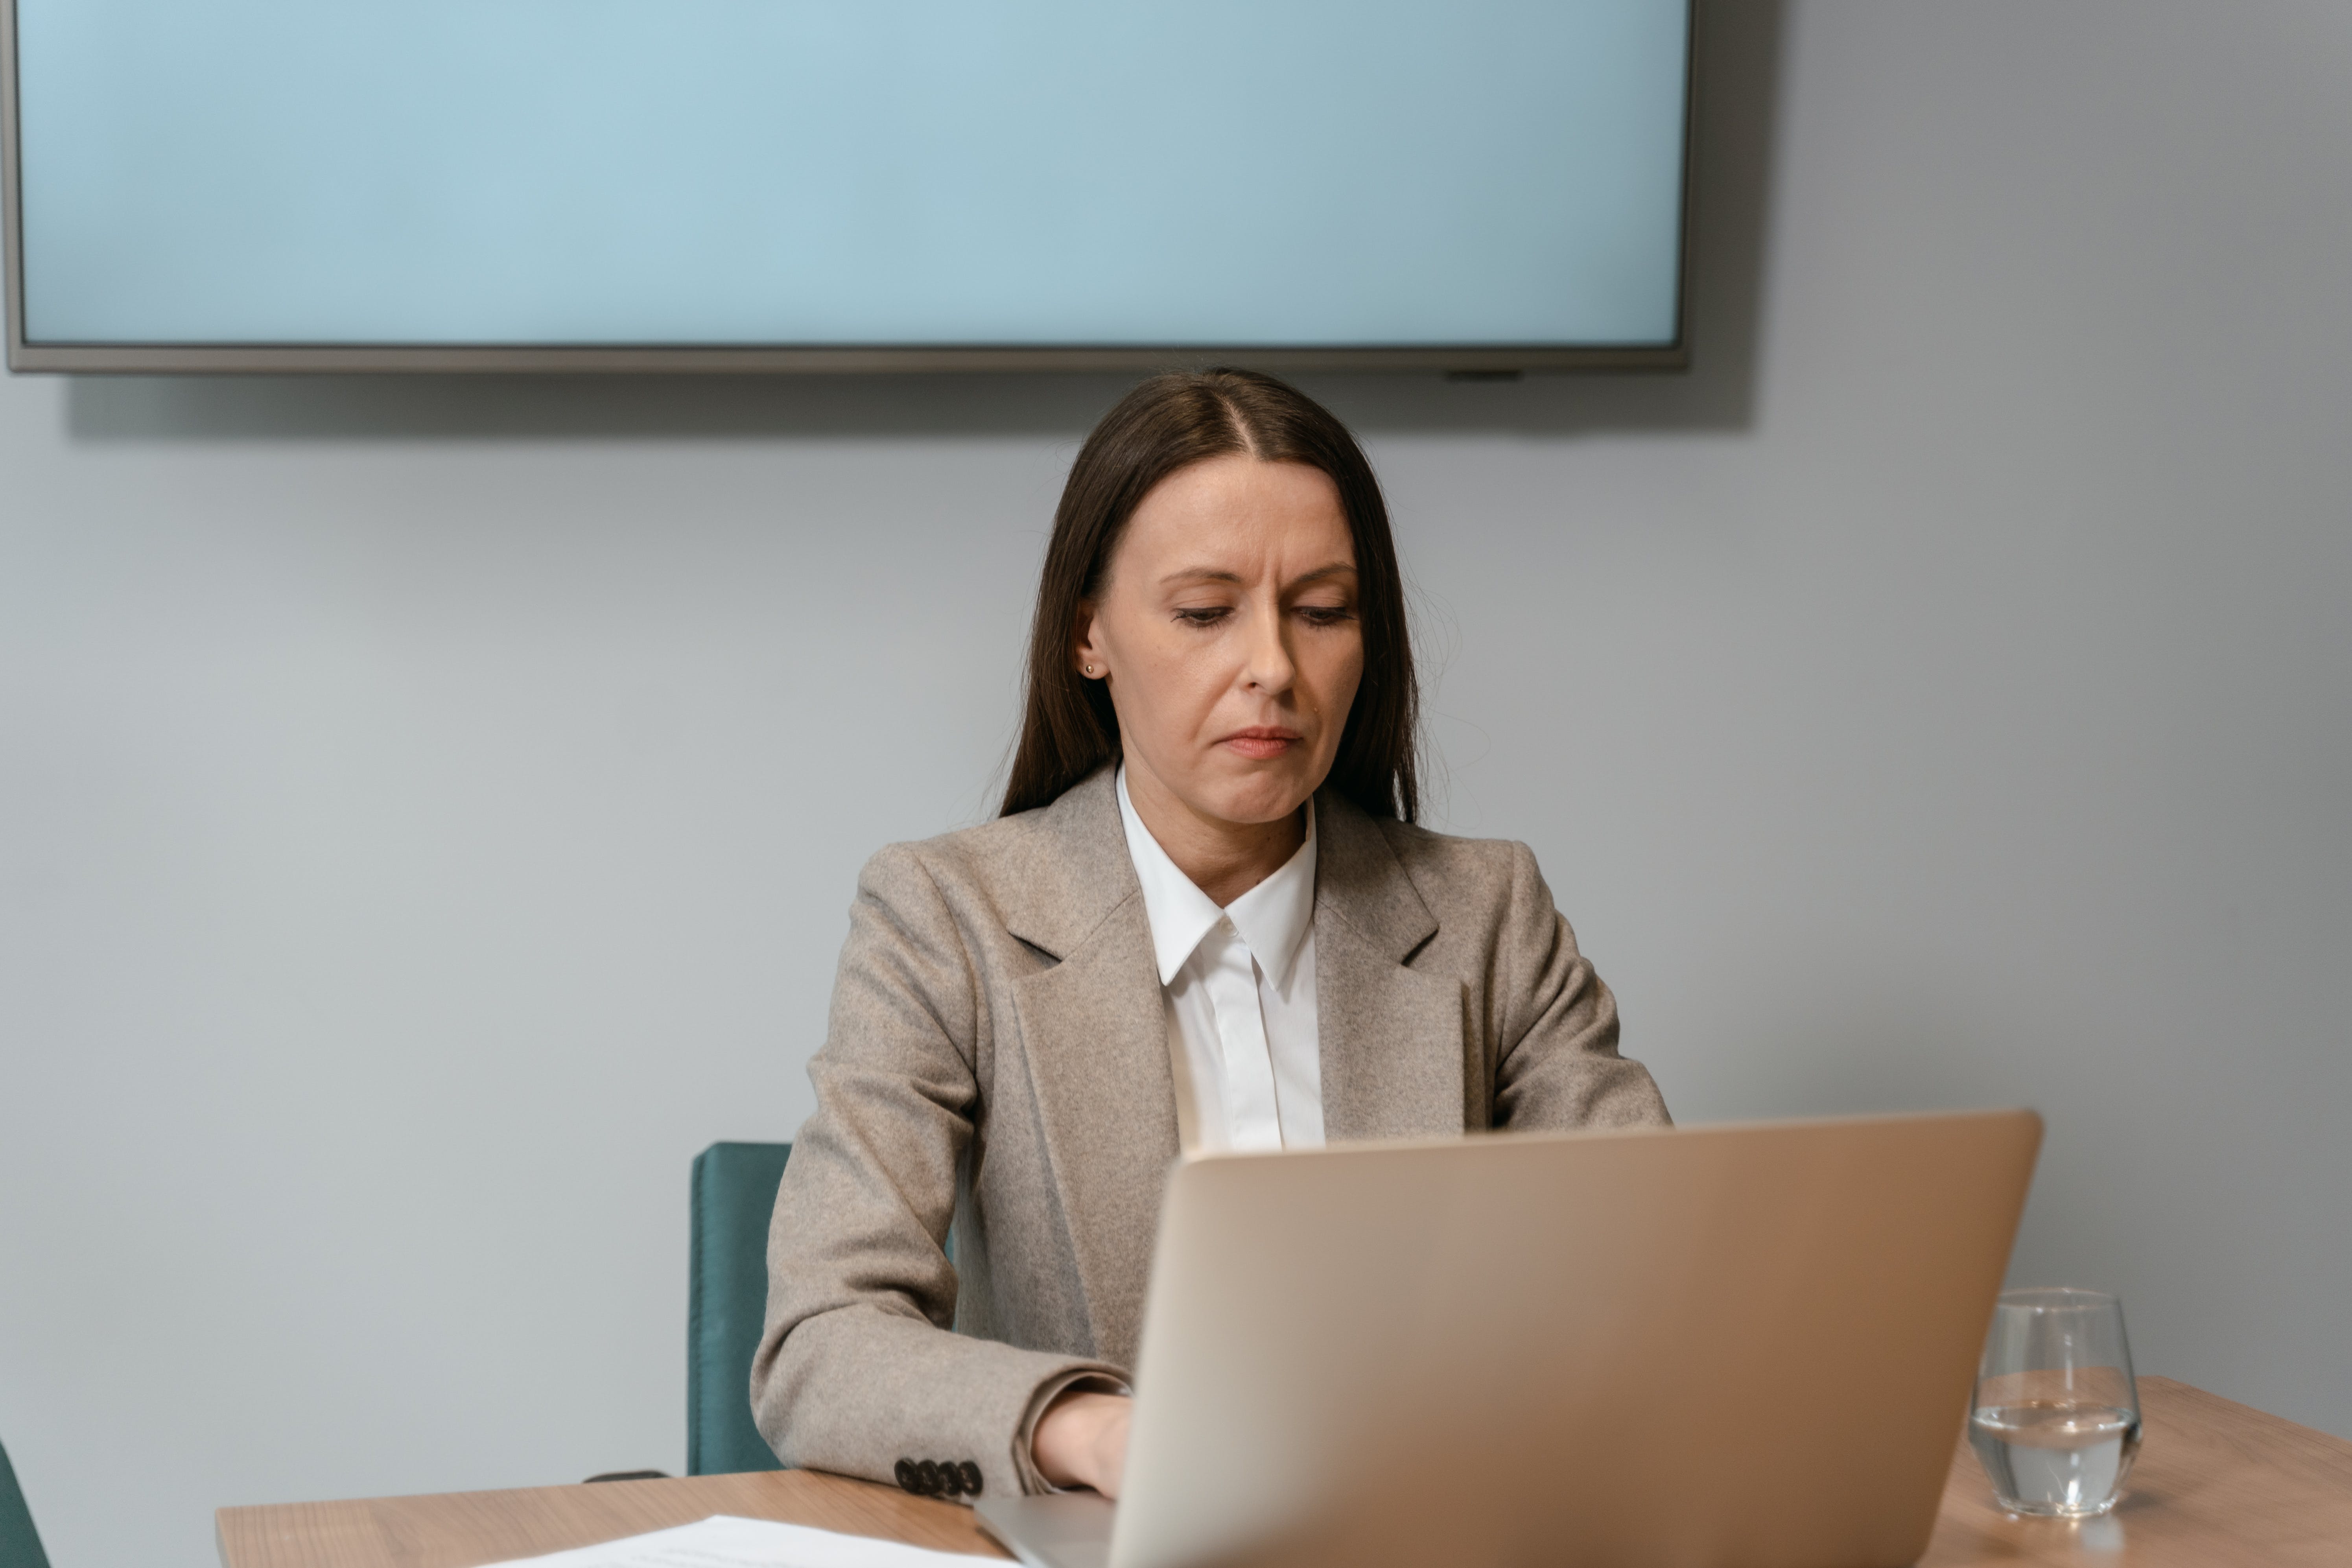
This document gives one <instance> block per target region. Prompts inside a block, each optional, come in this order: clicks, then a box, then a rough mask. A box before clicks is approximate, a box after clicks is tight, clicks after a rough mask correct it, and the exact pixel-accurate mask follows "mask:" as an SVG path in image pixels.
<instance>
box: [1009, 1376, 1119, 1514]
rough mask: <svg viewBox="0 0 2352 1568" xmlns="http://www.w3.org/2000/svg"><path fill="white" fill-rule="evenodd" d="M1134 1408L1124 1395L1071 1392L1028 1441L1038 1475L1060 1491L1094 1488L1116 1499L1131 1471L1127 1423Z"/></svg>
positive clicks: (1049, 1408) (1052, 1407)
mask: <svg viewBox="0 0 2352 1568" xmlns="http://www.w3.org/2000/svg"><path fill="white" fill-rule="evenodd" d="M1134 1405H1135V1402H1134V1401H1133V1400H1131V1399H1129V1398H1128V1397H1127V1396H1126V1395H1125V1394H1091V1393H1086V1392H1083V1391H1080V1390H1076V1389H1073V1390H1072V1391H1071V1392H1069V1393H1067V1394H1064V1395H1062V1396H1061V1397H1060V1398H1059V1399H1056V1400H1055V1401H1054V1403H1053V1404H1052V1405H1048V1406H1047V1407H1046V1409H1045V1415H1041V1416H1039V1417H1038V1418H1037V1433H1036V1436H1034V1437H1033V1438H1032V1439H1031V1440H1030V1449H1031V1452H1032V1453H1033V1454H1034V1456H1035V1458H1036V1460H1037V1470H1038V1473H1039V1474H1041V1475H1043V1476H1044V1477H1045V1479H1047V1480H1049V1481H1051V1482H1053V1483H1054V1484H1055V1486H1057V1487H1092V1488H1094V1489H1095V1490H1097V1491H1098V1492H1100V1493H1102V1495H1103V1496H1105V1497H1107V1498H1115V1497H1117V1496H1118V1482H1119V1477H1120V1475H1121V1474H1122V1473H1123V1472H1124V1471H1125V1470H1126V1468H1127V1417H1128V1413H1129V1411H1130V1410H1132V1409H1133V1408H1134Z"/></svg>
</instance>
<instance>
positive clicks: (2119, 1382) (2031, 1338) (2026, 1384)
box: [1969, 1289, 2139, 1519]
mask: <svg viewBox="0 0 2352 1568" xmlns="http://www.w3.org/2000/svg"><path fill="white" fill-rule="evenodd" d="M1969 1445H1970V1446H1971V1447H1974V1448H1975V1449H1976V1451H1977V1458H1979V1460H1981V1461H1983V1464H1984V1468H1985V1475H1986V1477H1987V1478H1988V1479H1990V1480H1991V1482H1992V1489H1993V1495H1994V1496H1996V1497H1997V1498H1999V1499H2000V1506H2001V1507H2003V1508H2005V1509H2007V1510H2010V1511H2011V1513H2031V1514H2042V1515H2047V1516H2050V1517H2053V1518H2058V1519H2087V1518H2090V1517H2091V1516H2092V1515H2095V1514H2102V1513H2105V1512H2106V1511H2107V1510H2109V1509H2111V1508H2113V1507H2115V1506H2116V1499H2117V1498H2118V1497H2120V1496H2122V1495H2123V1487H2124V1478H2125V1477H2126V1476H2128V1475H2129V1474H2131V1467H2132V1459H2133V1458H2134V1457H2135V1456H2137V1454H2138V1453H2139V1388H2138V1385H2137V1384H2135V1383H2134V1382H2133V1381H2132V1363H2131V1347H2130V1345H2129V1344H2128V1343H2127V1342H2126V1341H2125V1339H2124V1308H2123V1303H2122V1302H2120V1301H2118V1300H2116V1299H2115V1298H2114V1297H2113V1296H2110V1295H2107V1294H2105V1292H2103V1291H2099V1290H2068V1289H2040V1290H2010V1291H2005V1292H2003V1293H2002V1295H2001V1298H2000V1301H1999V1303H1997V1304H1996V1305H1995V1306H1994V1308H1993V1311H1992V1331H1991V1332H1990V1334H1988V1335H1987V1336H1986V1337H1985V1351H1984V1363H1983V1365H1982V1366H1981V1367H1980V1368H1979V1370H1978V1373H1977V1391H1976V1398H1975V1401H1974V1403H1973V1405H1972V1406H1971V1408H1970V1409H1969Z"/></svg>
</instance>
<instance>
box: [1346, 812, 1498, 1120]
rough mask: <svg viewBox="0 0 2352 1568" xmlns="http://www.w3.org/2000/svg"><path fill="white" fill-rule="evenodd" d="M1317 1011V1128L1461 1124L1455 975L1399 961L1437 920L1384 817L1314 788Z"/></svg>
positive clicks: (1465, 1116) (1463, 1039)
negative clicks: (1392, 843)
mask: <svg viewBox="0 0 2352 1568" xmlns="http://www.w3.org/2000/svg"><path fill="white" fill-rule="evenodd" d="M1315 809H1316V812H1317V816H1316V831H1317V836H1318V847H1317V857H1316V877H1315V1011H1316V1016H1317V1027H1318V1033H1319V1035H1320V1036H1321V1040H1322V1050H1321V1056H1322V1063H1323V1130H1324V1134H1325V1136H1326V1137H1328V1138H1329V1139H1330V1140H1331V1141H1332V1142H1340V1141H1342V1140H1350V1139H1366V1138H1400V1137H1430V1136H1443V1135H1446V1134H1451V1133H1458V1132H1460V1131H1463V1130H1464V1128H1465V1127H1466V1126H1470V1125H1473V1124H1475V1125H1477V1126H1482V1127H1483V1126H1484V1125H1485V1124H1486V1119H1485V1118H1483V1117H1478V1118H1473V1117H1471V1116H1470V1114H1469V1104H1468V1095H1467V1092H1466V1087H1465V1086H1466V1083H1467V1079H1466V1078H1465V1067H1466V1061H1467V1058H1466V1051H1467V1041H1468V1032H1467V1030H1466V1028H1465V1023H1466V1020H1465V1017H1464V1014H1463V1008H1464V1006H1465V997H1464V993H1463V989H1462V983H1461V982H1460V981H1458V980H1454V979H1450V978H1445V977H1442V976H1438V975H1431V974H1423V973H1419V972H1418V971H1415V970H1412V969H1409V968H1407V967H1405V960H1406V959H1407V958H1409V957H1411V956H1412V953H1413V952H1416V951H1418V950H1419V949H1420V948H1421V947H1422V946H1423V945H1424V944H1425V943H1426V942H1428V941H1429V940H1430V938H1432V937H1433V936H1434V935H1436V934H1437V920H1436V917H1435V916H1433V915H1432V914H1431V913H1430V911H1429V906H1428V904H1427V903H1425V902H1423V900H1422V897H1421V893H1420V890H1419V889H1416V888H1414V886H1413V885H1412V879H1411V878H1409V877H1407V876H1406V875H1405V871H1404V868H1403V867H1402V866H1401V865H1399V864H1398V863H1397V858H1396V855H1395V852H1394V851H1392V850H1391V849H1390V847H1389V845H1388V839H1387V837H1386V836H1385V835H1383V834H1382V833H1381V829H1380V826H1379V825H1378V824H1377V823H1375V822H1373V821H1372V819H1371V818H1370V817H1369V816H1365V815H1364V814H1363V812H1362V811H1360V810H1359V809H1358V808H1357V807H1356V806H1355V805H1352V804H1350V803H1349V801H1347V800H1346V799H1345V798H1344V797H1342V796H1340V795H1337V794H1335V793H1334V792H1332V791H1329V790H1326V791H1324V792H1323V793H1322V794H1321V795H1318V796H1317V797H1316V805H1315Z"/></svg>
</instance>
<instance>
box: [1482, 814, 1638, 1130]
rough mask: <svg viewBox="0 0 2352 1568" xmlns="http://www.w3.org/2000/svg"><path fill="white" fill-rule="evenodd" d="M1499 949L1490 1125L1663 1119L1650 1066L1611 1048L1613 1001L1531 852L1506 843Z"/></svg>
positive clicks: (1609, 1123)
mask: <svg viewBox="0 0 2352 1568" xmlns="http://www.w3.org/2000/svg"><path fill="white" fill-rule="evenodd" d="M1509 849H1510V852H1511V864H1510V868H1509V878H1508V883H1507V887H1508V891H1507V895H1506V900H1505V906H1504V910H1503V915H1502V925H1501V930H1500V932H1499V934H1498V940H1497V943H1496V946H1497V952H1496V979H1497V982H1498V985H1497V997H1496V1000H1497V1003H1498V1005H1497V1007H1496V1024H1497V1030H1498V1037H1497V1039H1496V1067H1495V1124H1496V1126H1497V1127H1507V1128H1510V1129H1513V1130H1515V1131H1527V1130H1530V1129H1535V1130H1545V1129H1550V1130H1559V1129H1565V1128H1575V1127H1633V1126H1643V1125H1649V1126H1660V1127H1663V1126H1667V1125H1670V1124H1671V1119H1670V1118H1669V1117H1668V1116H1667V1115H1666V1102H1665V1100H1664V1097H1663V1096H1662V1095H1660V1094H1659V1093H1658V1086H1657V1084H1656V1082H1655V1081H1654V1080H1653V1079H1651V1077H1650V1072H1649V1069H1648V1068H1645V1067H1643V1065H1642V1064H1641V1063H1640V1062H1637V1061H1629V1060H1627V1059H1626V1058H1623V1057H1622V1056H1619V1055H1618V1054H1617V998H1616V997H1615V996H1613V995H1612V994H1610V991H1609V987H1608V986H1607V985H1606V984H1602V983H1601V976H1599V975H1598V974H1595V973H1593V972H1592V965H1591V964H1590V963H1587V962H1585V958H1584V955H1583V954H1582V953H1581V952H1578V951H1577V947H1576V933H1575V932H1574V931H1570V929H1569V925H1568V921H1567V920H1566V919H1565V918H1564V917H1563V916H1562V915H1561V914H1560V912H1559V910H1558V909H1556V908H1554V907H1553V904H1552V901H1551V889H1549V888H1548V887H1546V886H1545V885H1544V879H1543V874H1542V873H1541V872H1540V871H1538V870H1537V869H1536V858H1535V852H1534V851H1533V850H1531V849H1529V848H1528V847H1527V846H1526V845H1524V844H1513V845H1510V846H1509Z"/></svg>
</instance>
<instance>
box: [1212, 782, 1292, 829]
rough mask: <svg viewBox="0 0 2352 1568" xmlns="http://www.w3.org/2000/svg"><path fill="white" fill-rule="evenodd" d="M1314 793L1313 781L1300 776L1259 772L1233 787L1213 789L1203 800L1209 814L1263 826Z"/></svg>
mask: <svg viewBox="0 0 2352 1568" xmlns="http://www.w3.org/2000/svg"><path fill="white" fill-rule="evenodd" d="M1314 793H1315V786H1314V784H1312V783H1310V782H1309V781H1307V780H1306V779H1303V778H1274V777H1267V776H1264V775H1261V776H1259V777H1257V778H1254V779H1249V780H1246V781H1244V782H1242V783H1240V784H1238V785H1237V786H1236V787H1234V788H1230V789H1223V790H1216V791H1213V792H1211V795H1212V798H1210V799H1208V800H1206V801H1203V802H1202V805H1204V806H1206V807H1207V808H1208V815H1210V816H1214V817H1216V818H1217V819H1219V820H1220V821H1223V822H1231V823H1234V824H1237V825H1240V826H1250V827H1262V826H1265V824H1267V823H1269V822H1280V821H1281V820H1282V819H1283V818H1284V817H1286V816H1289V815H1290V814H1291V813H1292V812H1295V811H1297V809H1298V808H1299V807H1300V806H1302V805H1306V804H1307V796H1308V795H1313V794H1314Z"/></svg>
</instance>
